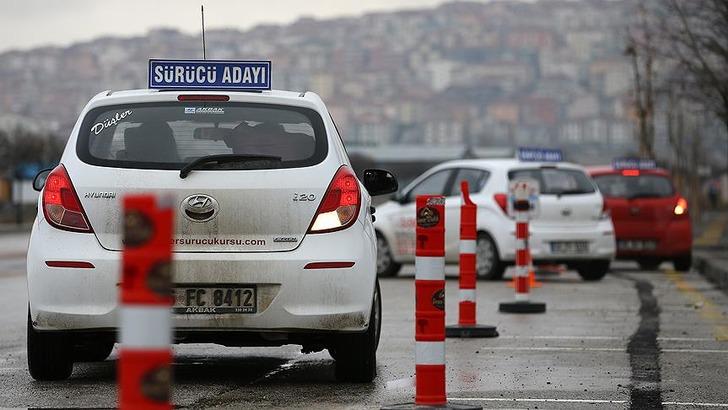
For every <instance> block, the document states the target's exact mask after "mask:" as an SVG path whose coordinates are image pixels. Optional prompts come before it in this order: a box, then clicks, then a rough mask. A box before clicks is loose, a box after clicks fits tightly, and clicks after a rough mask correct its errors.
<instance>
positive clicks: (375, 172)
mask: <svg viewBox="0 0 728 410" xmlns="http://www.w3.org/2000/svg"><path fill="white" fill-rule="evenodd" d="M363 182H364V187H365V188H366V189H367V191H369V195H371V196H376V195H384V194H391V193H393V192H397V189H399V184H398V183H397V178H395V177H394V175H392V173H391V172H389V171H385V170H383V169H367V170H364V181H363Z"/></svg>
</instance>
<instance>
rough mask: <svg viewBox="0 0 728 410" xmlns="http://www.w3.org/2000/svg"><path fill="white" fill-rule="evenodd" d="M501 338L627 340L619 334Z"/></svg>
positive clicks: (502, 337) (500, 337)
mask: <svg viewBox="0 0 728 410" xmlns="http://www.w3.org/2000/svg"><path fill="white" fill-rule="evenodd" d="M498 338H499V339H536V340H581V339H584V340H627V338H626V337H618V336H508V335H506V336H499V337H498Z"/></svg>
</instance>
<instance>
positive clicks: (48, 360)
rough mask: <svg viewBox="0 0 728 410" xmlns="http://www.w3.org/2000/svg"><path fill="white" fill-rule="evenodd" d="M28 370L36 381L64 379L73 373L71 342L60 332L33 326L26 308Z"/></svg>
mask: <svg viewBox="0 0 728 410" xmlns="http://www.w3.org/2000/svg"><path fill="white" fill-rule="evenodd" d="M28 371H29V372H30V376H31V377H32V378H34V379H35V380H38V381H46V380H65V379H67V378H69V377H70V376H71V373H73V344H72V342H71V339H70V338H69V337H68V336H67V335H64V334H60V333H43V332H39V331H37V330H35V329H34V328H33V323H32V321H31V320H30V309H29V310H28Z"/></svg>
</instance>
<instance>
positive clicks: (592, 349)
mask: <svg viewBox="0 0 728 410" xmlns="http://www.w3.org/2000/svg"><path fill="white" fill-rule="evenodd" d="M483 349H484V350H524V351H534V352H626V351H627V349H625V348H623V347H580V346H550V347H549V346H547V347H538V346H536V347H518V346H486V347H483ZM660 353H728V350H720V349H660Z"/></svg>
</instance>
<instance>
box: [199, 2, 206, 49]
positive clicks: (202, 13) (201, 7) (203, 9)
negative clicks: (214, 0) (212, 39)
mask: <svg viewBox="0 0 728 410" xmlns="http://www.w3.org/2000/svg"><path fill="white" fill-rule="evenodd" d="M200 17H202V59H203V60H207V53H206V50H205V6H204V5H202V4H200Z"/></svg>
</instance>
